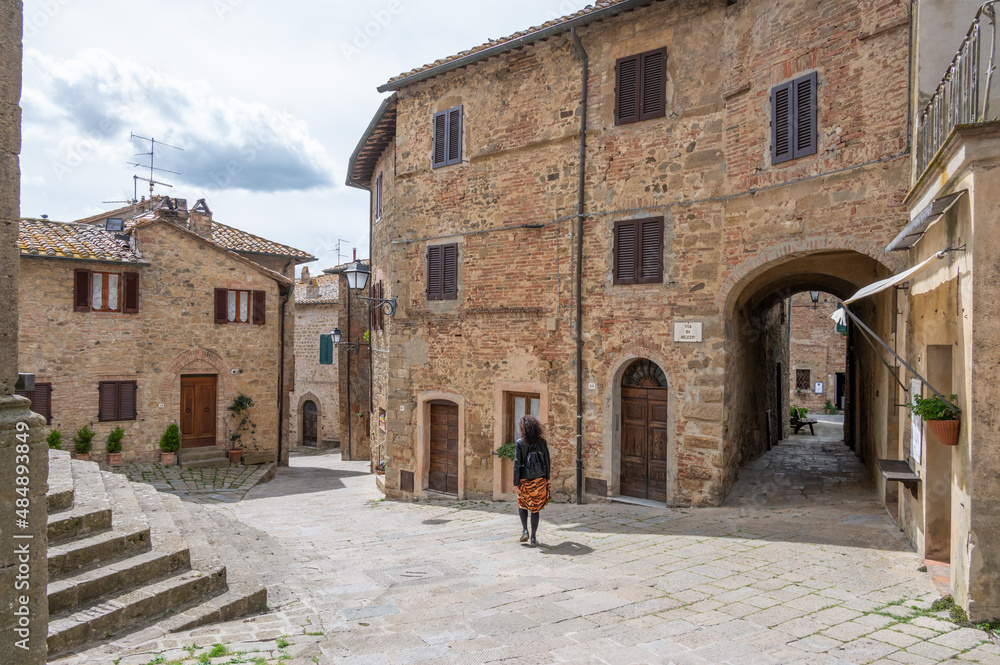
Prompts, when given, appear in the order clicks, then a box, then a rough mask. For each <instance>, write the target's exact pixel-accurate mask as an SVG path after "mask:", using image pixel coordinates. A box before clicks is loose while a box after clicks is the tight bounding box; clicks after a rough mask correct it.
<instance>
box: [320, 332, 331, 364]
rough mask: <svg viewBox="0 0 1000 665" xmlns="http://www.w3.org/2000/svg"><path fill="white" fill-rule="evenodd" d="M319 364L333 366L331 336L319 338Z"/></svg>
mask: <svg viewBox="0 0 1000 665" xmlns="http://www.w3.org/2000/svg"><path fill="white" fill-rule="evenodd" d="M319 364H320V365H332V364H333V335H320V336H319Z"/></svg>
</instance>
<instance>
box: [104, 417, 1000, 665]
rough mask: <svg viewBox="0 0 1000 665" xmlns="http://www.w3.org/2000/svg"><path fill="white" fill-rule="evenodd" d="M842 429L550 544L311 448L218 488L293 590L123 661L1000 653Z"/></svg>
mask: <svg viewBox="0 0 1000 665" xmlns="http://www.w3.org/2000/svg"><path fill="white" fill-rule="evenodd" d="M837 436H839V432H838V431H836V430H835V429H830V430H828V431H826V432H823V431H817V435H816V436H815V437H811V436H809V435H808V434H806V435H802V436H797V437H794V438H793V439H792V440H789V441H788V442H784V443H782V444H780V445H779V446H778V447H777V448H776V449H775V450H773V451H771V452H770V453H768V454H767V455H765V456H764V457H762V458H760V459H759V460H756V461H755V462H753V463H751V464H750V465H748V467H747V468H746V469H744V471H743V474H742V478H741V479H740V480H739V481H738V483H737V485H736V487H735V488H734V490H733V492H732V495H731V498H730V501H729V503H728V504H727V505H726V506H724V507H721V508H701V509H666V508H652V507H646V506H635V505H625V504H617V503H616V504H588V505H584V506H575V505H565V504H562V505H550V506H549V507H547V508H546V509H545V510H544V511H543V513H542V525H541V527H540V531H539V540H540V542H541V546H540V547H538V548H530V547H526V546H523V545H520V544H519V543H518V542H517V538H518V535H519V533H520V525H519V522H518V519H517V517H516V512H515V508H514V506H512V505H509V504H502V503H492V502H486V501H451V502H448V501H431V502H420V503H409V502H407V503H402V502H392V501H382V500H380V495H379V493H378V492H377V490H376V488H375V481H374V478H373V477H372V476H371V475H369V474H368V473H367V468H368V464H367V463H366V462H342V461H341V460H340V457H339V455H337V454H326V455H312V456H308V457H294V458H293V459H292V463H291V467H290V468H287V469H281V470H280V471H279V472H278V475H277V478H276V479H275V480H274V481H272V482H270V483H267V484H263V485H260V486H258V487H256V488H254V489H253V490H251V491H250V492H249V493H248V494H247V496H246V498H245V499H244V500H243V501H242V502H240V503H236V504H229V505H225V506H223V505H218V506H214V507H213V509H216V510H224V511H227V512H229V513H231V514H233V515H235V516H236V517H238V518H239V519H240V520H241V521H243V522H245V523H247V524H249V525H252V526H255V527H257V528H258V529H261V530H263V531H265V532H267V533H268V534H269V535H270V536H273V537H275V538H276V539H278V541H280V542H281V543H283V544H284V546H285V547H284V550H283V554H282V556H283V557H284V556H286V557H287V558H286V559H282V558H279V559H273V560H270V559H269V560H268V562H267V563H266V564H262V569H265V568H266V569H268V570H271V571H272V573H273V575H275V576H277V577H280V578H281V580H282V581H283V582H285V583H286V586H287V589H288V590H287V591H286V595H287V596H288V597H287V599H286V600H283V601H279V602H280V603H281V604H280V606H275V605H274V604H272V608H271V609H272V611H271V613H269V614H266V615H262V616H260V617H255V618H251V619H247V620H244V621H242V622H239V621H237V622H229V623H226V624H218V625H214V626H208V627H205V628H201V629H198V630H195V631H191V632H190V633H187V634H177V635H174V636H171V637H170V638H169V639H164V640H159V641H157V642H154V643H149V644H146V645H144V646H143V647H142V648H140V649H135V650H133V651H132V652H131V653H132V654H133V655H126V656H124V657H121V660H120V665H140V664H144V663H150V662H153V663H157V662H159V663H169V662H172V661H176V662H184V663H189V664H193V663H195V662H211V663H229V662H233V663H235V662H252V663H258V665H259V664H261V663H268V664H271V663H279V662H285V663H292V664H294V665H298V664H299V663H303V664H305V663H338V664H343V665H347V664H366V665H367V664H372V665H378V664H397V663H398V664H403V663H424V664H426V665H436V664H442V663H460V664H461V663H468V664H478V663H491V662H502V663H505V664H517V665H542V664H545V663H581V664H582V663H607V664H618V663H621V664H623V665H636V664H640V663H650V664H652V663H674V664H675V665H696V664H705V663H728V664H732V665H756V664H776V663H789V664H792V663H802V664H809V665H813V664H816V665H840V664H845V663H878V664H879V665H886V664H889V663H893V664H895V663H907V664H913V665H919V664H923V663H943V662H948V663H956V662H980V663H984V664H986V665H996V664H1000V646H997V644H995V643H993V642H992V641H991V640H990V637H989V635H988V634H987V633H985V632H983V631H980V630H977V629H973V628H960V627H958V626H956V625H955V624H954V623H952V622H951V621H950V620H948V615H947V612H946V611H935V610H934V609H932V607H931V606H932V603H933V602H934V601H935V600H937V599H938V598H939V594H938V593H937V592H936V590H935V588H934V585H933V583H932V582H931V580H930V579H929V576H928V575H927V574H926V573H923V572H920V571H919V570H918V568H919V567H920V565H921V561H920V559H919V558H918V557H917V555H916V554H915V553H914V552H913V551H912V550H911V548H910V546H909V544H908V543H907V541H906V539H905V538H904V536H903V535H902V534H901V533H900V531H899V530H898V528H897V527H896V525H895V524H893V522H892V520H891V519H890V518H889V517H888V515H887V514H886V512H885V510H884V508H883V507H882V506H881V505H880V504H878V503H877V502H876V500H875V495H874V493H873V492H872V490H871V488H870V486H869V484H868V482H867V480H866V479H865V473H864V470H863V468H862V467H861V465H860V464H859V463H858V462H857V461H856V459H855V458H854V456H853V454H852V453H851V452H850V451H849V450H848V449H847V448H846V447H844V445H843V444H842V443H839V442H837V441H836V437H837ZM269 602H270V601H269ZM282 636H284V637H282ZM214 643H218V644H219V645H218V646H216V647H214V648H215V649H216V651H215V654H217V657H214V658H211V657H209V655H207V654H209V653H210V649H211V648H213V647H212V646H211V645H212V644H214ZM194 645H200V646H194ZM184 647H187V649H185V648H184ZM222 649H228V654H227V655H224V656H223V655H218V654H220V653H221V651H220V650H222ZM202 654H206V655H205V656H204V657H203V658H202V660H201V661H198V660H197V658H198V657H199V656H201V655H202Z"/></svg>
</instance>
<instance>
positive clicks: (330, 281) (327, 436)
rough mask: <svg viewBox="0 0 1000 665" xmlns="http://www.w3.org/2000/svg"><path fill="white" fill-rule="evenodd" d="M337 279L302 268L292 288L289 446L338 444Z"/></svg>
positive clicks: (334, 276)
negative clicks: (292, 372)
mask: <svg viewBox="0 0 1000 665" xmlns="http://www.w3.org/2000/svg"><path fill="white" fill-rule="evenodd" d="M339 282H340V277H339V276H338V275H335V274H331V273H330V272H329V271H324V272H323V273H322V274H320V275H317V276H316V277H313V276H312V275H310V273H309V268H303V269H302V275H301V276H300V277H299V279H298V282H297V284H296V288H295V390H294V391H293V392H292V400H291V401H292V405H293V409H292V411H291V419H292V420H291V423H289V432H290V436H291V439H290V440H291V441H292V444H293V445H296V446H310V447H319V448H335V447H338V446H340V384H339V379H338V376H339V372H338V367H339V360H340V358H339V356H340V354H339V353H337V352H336V348H335V346H334V343H333V335H332V334H331V333H332V331H333V329H334V328H336V327H337V326H339V325H340V288H339V287H340V284H339Z"/></svg>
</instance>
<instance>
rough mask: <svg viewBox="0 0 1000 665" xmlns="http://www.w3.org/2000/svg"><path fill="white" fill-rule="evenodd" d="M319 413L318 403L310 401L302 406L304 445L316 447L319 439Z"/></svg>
mask: <svg viewBox="0 0 1000 665" xmlns="http://www.w3.org/2000/svg"><path fill="white" fill-rule="evenodd" d="M318 429H319V413H318V412H317V410H316V403H315V402H313V401H312V400H308V401H307V402H306V403H305V404H303V405H302V445H303V446H313V447H315V446H316V443H317V441H318V439H319V432H318Z"/></svg>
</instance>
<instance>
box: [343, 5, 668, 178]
mask: <svg viewBox="0 0 1000 665" xmlns="http://www.w3.org/2000/svg"><path fill="white" fill-rule="evenodd" d="M656 1H657V0H625V2H622V3H619V4H617V5H612V6H611V7H605V8H604V9H598V10H597V11H594V12H592V13H590V14H587V15H585V16H578V17H577V18H574V19H570V20H568V21H566V22H565V23H558V24H556V25H551V26H549V27H547V28H542V29H541V30H536V31H535V32H532V33H530V34H527V35H522V36H520V37H518V38H517V39H512V40H510V41H507V42H503V43H502V44H497V45H496V46H491V47H490V48H485V49H483V50H482V51H476V52H475V53H470V54H469V55H466V56H463V57H461V58H456V59H455V60H451V61H448V62H444V63H441V64H440V65H438V66H436V67H431V68H429V69H425V70H424V71H421V72H417V73H416V74H412V75H410V76H405V77H403V78H400V79H396V80H395V81H390V82H388V83H383V84H382V85H380V86H379V87H378V88H377V90H378V91H379V92H389V91H395V90H401V89H402V88H405V87H406V86H408V85H412V84H414V83H418V82H420V81H426V80H427V79H429V78H434V77H435V76H440V75H441V74H445V73H447V72H450V71H452V70H455V69H461V68H462V67H467V66H469V65H471V64H473V63H476V62H479V61H480V60H486V59H487V58H492V57H494V56H497V55H501V54H503V53H506V52H508V51H513V50H514V49H518V48H521V47H523V46H527V45H529V44H533V43H534V42H537V41H541V40H543V39H547V38H549V37H552V36H554V35H557V34H559V33H562V32H566V31H567V30H571V29H573V28H578V27H581V26H584V25H587V24H589V23H593V22H594V21H600V20H602V19H606V18H610V17H612V16H616V15H617V14H621V13H624V12H627V11H630V10H632V9H635V8H637V7H641V6H643V5H648V4H652V3H653V2H656ZM348 184H350V183H348Z"/></svg>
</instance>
